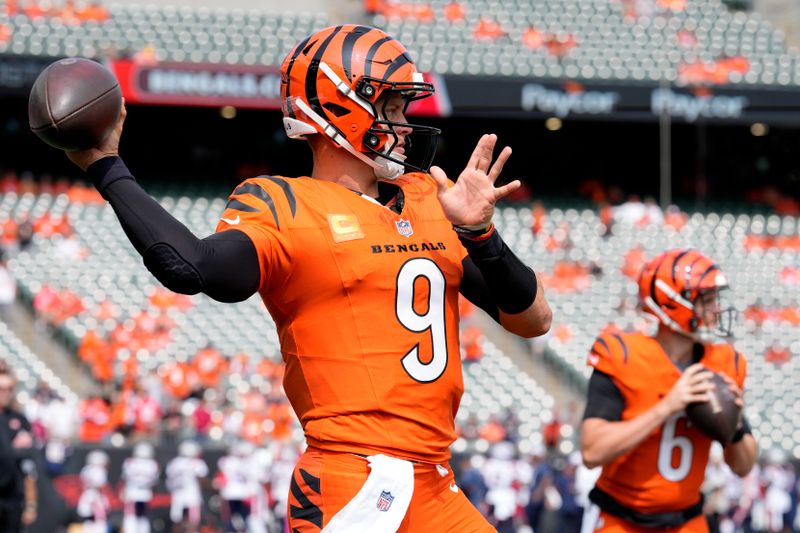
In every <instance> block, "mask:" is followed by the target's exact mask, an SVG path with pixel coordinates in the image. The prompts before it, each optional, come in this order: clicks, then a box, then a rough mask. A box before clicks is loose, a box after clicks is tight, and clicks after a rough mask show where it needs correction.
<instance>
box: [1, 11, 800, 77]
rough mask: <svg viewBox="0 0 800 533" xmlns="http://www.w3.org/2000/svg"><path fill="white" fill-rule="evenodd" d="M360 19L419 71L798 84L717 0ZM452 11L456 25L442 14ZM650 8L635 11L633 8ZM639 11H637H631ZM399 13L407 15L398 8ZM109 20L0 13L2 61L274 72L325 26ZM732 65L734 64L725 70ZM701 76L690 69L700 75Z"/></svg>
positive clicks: (777, 47)
mask: <svg viewBox="0 0 800 533" xmlns="http://www.w3.org/2000/svg"><path fill="white" fill-rule="evenodd" d="M387 4H388V5H389V6H390V7H389V8H386V9H384V10H383V11H379V12H378V13H377V14H375V15H373V16H371V17H368V18H369V23H371V24H373V25H375V26H378V27H381V28H383V29H385V30H386V31H387V32H388V33H389V34H391V35H393V36H395V37H397V38H399V39H400V40H401V41H402V42H403V43H406V44H407V46H408V47H409V48H410V50H411V51H412V52H413V56H414V57H415V59H416V60H417V62H418V66H419V67H420V69H421V70H423V71H430V72H437V73H448V74H457V75H458V74H471V75H517V76H533V77H538V78H555V79H561V78H567V79H583V80H594V81H606V80H612V81H613V80H616V81H651V82H652V81H658V80H669V81H671V82H678V81H680V80H681V79H688V78H693V79H696V77H697V76H701V77H708V79H709V80H712V81H713V82H715V83H726V82H727V83H733V84H746V85H779V86H787V85H797V84H798V83H800V68H798V63H797V54H796V51H794V50H790V49H788V48H787V47H786V45H785V42H784V36H783V35H782V34H781V32H780V31H779V30H776V29H774V28H773V27H772V26H771V24H770V23H769V22H767V21H765V20H763V19H762V18H761V17H760V16H759V15H758V14H757V13H745V12H741V11H737V12H731V11H729V10H728V8H726V7H725V6H724V4H722V3H721V2H720V1H719V0H709V1H706V0H688V1H687V2H686V5H685V7H682V8H681V9H676V8H669V7H664V6H663V5H662V4H663V3H662V2H657V1H656V0H652V1H651V2H649V3H648V2H630V1H627V0H626V1H619V0H616V1H615V0H592V1H588V2H587V1H583V0H558V1H557V2H545V1H543V0H464V1H462V2H460V3H459V2H451V1H450V0H430V1H429V0H411V1H409V2H402V3H401V2H389V3H387ZM454 4H455V5H458V6H460V7H459V14H458V16H455V17H453V16H452V15H451V16H450V18H448V16H447V15H446V14H445V10H446V9H448V8H450V7H451V6H452V5H454ZM642 5H644V6H648V5H650V7H649V8H646V9H644V10H642V8H641V6H642ZM634 6H638V9H639V11H635V7H634ZM402 7H407V8H410V9H405V10H403V9H400V8H402ZM108 14H109V17H108V18H107V19H106V20H84V21H80V22H76V21H75V20H73V19H68V18H64V17H61V16H38V17H31V16H29V14H25V13H24V12H20V13H14V14H11V15H8V14H4V13H2V12H0V26H3V25H5V26H7V27H9V28H10V30H9V31H10V35H9V36H8V38H7V39H0V54H2V53H12V54H32V55H39V56H53V57H56V56H63V55H67V56H74V55H81V56H86V57H96V58H101V57H119V56H136V55H137V54H139V53H142V51H143V50H145V51H146V53H147V54H148V56H149V57H148V59H150V60H152V59H155V60H158V61H179V62H182V61H188V62H208V63H242V64H250V65H253V64H266V65H277V64H279V63H280V61H281V59H282V57H283V56H284V54H286V53H287V52H288V51H289V50H290V49H291V47H292V46H294V44H295V43H297V42H298V41H299V40H300V39H302V38H303V37H304V36H306V35H308V34H310V33H311V32H313V31H315V30H317V29H320V28H322V27H324V26H327V25H328V24H329V20H328V17H327V15H326V14H324V13H302V12H301V13H268V12H264V11H245V10H242V9H236V8H232V9H224V8H214V9H210V8H202V7H201V8H190V7H187V6H181V7H174V6H169V5H163V6H162V5H156V4H132V3H124V4H123V3H112V4H108ZM732 62H735V63H736V64H735V65H734V64H732ZM698 69H699V70H698Z"/></svg>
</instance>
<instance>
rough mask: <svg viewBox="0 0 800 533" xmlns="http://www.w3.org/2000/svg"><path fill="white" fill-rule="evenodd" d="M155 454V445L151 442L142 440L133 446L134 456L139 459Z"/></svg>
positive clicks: (149, 457)
mask: <svg viewBox="0 0 800 533" xmlns="http://www.w3.org/2000/svg"><path fill="white" fill-rule="evenodd" d="M153 455H155V453H154V450H153V445H152V444H150V443H149V442H140V443H138V444H137V445H136V446H134V447H133V456H134V457H137V458H139V459H152V458H153Z"/></svg>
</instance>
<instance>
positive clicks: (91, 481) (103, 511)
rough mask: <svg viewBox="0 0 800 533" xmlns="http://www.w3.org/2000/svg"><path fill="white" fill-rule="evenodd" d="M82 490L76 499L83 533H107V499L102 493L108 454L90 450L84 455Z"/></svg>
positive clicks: (106, 472) (106, 473)
mask: <svg viewBox="0 0 800 533" xmlns="http://www.w3.org/2000/svg"><path fill="white" fill-rule="evenodd" d="M80 478H81V484H82V485H83V490H82V492H81V495H80V498H78V507H77V512H78V517H79V518H80V519H81V523H82V525H83V532H84V533H108V513H109V511H110V510H111V506H110V504H109V501H108V498H107V497H106V495H105V494H104V493H103V490H104V489H106V488H107V487H106V485H107V483H108V454H107V453H106V452H104V451H103V450H92V451H90V452H89V453H88V454H86V464H85V465H84V466H83V468H81V472H80Z"/></svg>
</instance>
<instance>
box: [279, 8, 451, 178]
mask: <svg viewBox="0 0 800 533" xmlns="http://www.w3.org/2000/svg"><path fill="white" fill-rule="evenodd" d="M433 92H434V88H433V85H432V84H430V83H426V82H425V81H423V78H422V74H421V73H419V72H417V69H416V67H415V66H414V63H413V62H412V61H411V58H410V57H409V55H408V52H407V51H406V49H405V47H404V46H403V45H402V44H400V42H398V41H397V40H395V39H393V38H391V37H389V36H388V35H386V33H384V32H383V31H381V30H379V29H377V28H370V27H368V26H358V25H353V24H344V25H340V26H335V27H330V28H325V29H324V30H320V31H318V32H317V33H314V34H313V35H310V36H309V37H307V38H305V39H303V40H302V41H301V42H300V43H299V44H298V45H297V46H295V48H294V50H292V51H291V52H290V53H289V55H287V56H286V58H285V59H284V60H283V64H282V65H281V102H282V108H283V117H284V118H283V124H284V128H285V129H286V134H287V135H288V136H289V137H290V138H292V139H298V138H305V137H306V136H307V135H313V134H321V135H324V136H325V137H326V138H327V139H330V140H331V141H332V142H333V143H334V144H335V145H336V146H338V147H341V148H344V149H345V150H347V151H348V152H349V153H351V154H352V155H353V156H355V157H357V158H358V159H360V160H362V161H363V162H365V163H367V164H368V165H370V166H371V167H372V168H373V169H375V174H376V176H377V177H378V178H381V179H394V178H396V177H398V176H400V175H401V174H402V173H403V172H404V171H405V168H406V167H407V168H410V169H412V170H417V171H422V172H427V171H428V169H429V168H430V165H431V163H432V162H433V156H434V154H435V152H436V144H437V141H438V136H439V134H440V133H441V131H440V130H438V129H437V128H432V127H429V126H420V125H416V124H408V123H405V122H393V121H391V120H389V119H388V118H387V113H386V104H387V103H388V102H389V96H390V95H391V94H392V93H396V94H399V95H400V96H401V97H402V99H403V102H404V105H405V106H406V107H407V106H408V103H409V102H411V101H412V100H418V99H421V98H426V97H428V96H431V95H432V94H433ZM379 107H380V109H379ZM406 107H404V108H403V111H405V109H406ZM397 128H404V129H406V130H410V131H411V133H409V136H407V137H406V138H405V142H404V143H403V144H400V145H398V143H399V141H400V138H399V137H398V135H397V132H396V129H397ZM410 135H414V137H415V147H416V145H417V144H419V143H420V141H419V137H425V138H426V139H427V141H428V142H427V143H425V144H426V145H425V146H423V147H422V149H421V153H420V154H419V156H420V157H419V161H416V162H414V161H411V160H410V159H411V157H410V153H409V149H410V147H411V138H410ZM401 148H402V149H401ZM417 148H418V147H417ZM396 150H399V151H396ZM416 151H419V149H417V150H416Z"/></svg>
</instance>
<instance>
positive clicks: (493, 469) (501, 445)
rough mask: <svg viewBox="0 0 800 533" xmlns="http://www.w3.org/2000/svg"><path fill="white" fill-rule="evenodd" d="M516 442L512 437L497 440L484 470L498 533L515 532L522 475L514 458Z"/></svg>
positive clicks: (492, 521)
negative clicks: (511, 439)
mask: <svg viewBox="0 0 800 533" xmlns="http://www.w3.org/2000/svg"><path fill="white" fill-rule="evenodd" d="M516 453H517V449H516V446H514V444H513V443H511V442H508V441H503V442H498V443H496V444H494V445H493V446H492V448H491V451H490V453H489V458H488V459H487V460H486V461H485V462H484V464H483V468H482V469H481V473H482V474H483V478H484V480H485V481H486V487H487V488H488V491H487V492H486V503H488V505H489V517H490V522H491V523H492V525H493V526H494V527H495V528H496V529H497V531H498V533H514V530H515V528H514V515H515V514H516V511H517V490H516V489H517V486H518V483H519V479H518V477H517V469H516V468H515V464H514V458H515V455H516Z"/></svg>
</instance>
